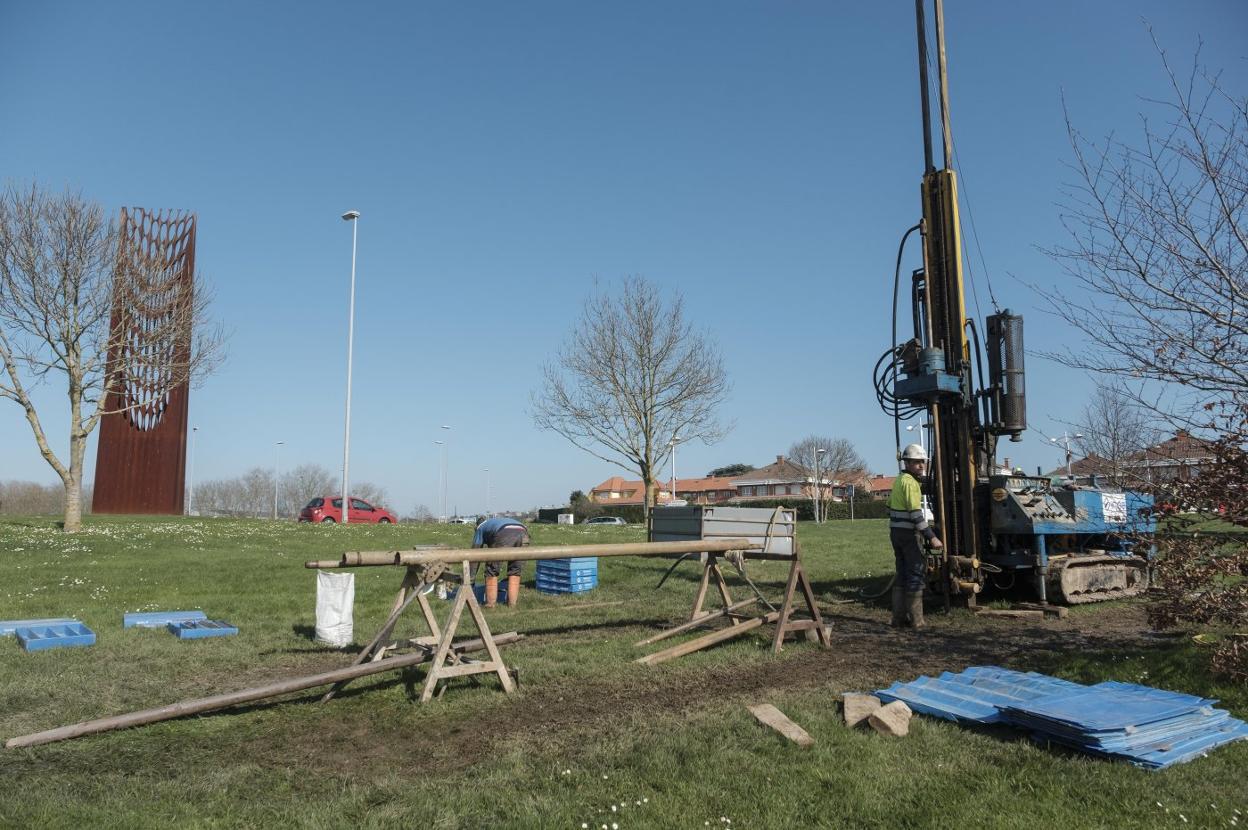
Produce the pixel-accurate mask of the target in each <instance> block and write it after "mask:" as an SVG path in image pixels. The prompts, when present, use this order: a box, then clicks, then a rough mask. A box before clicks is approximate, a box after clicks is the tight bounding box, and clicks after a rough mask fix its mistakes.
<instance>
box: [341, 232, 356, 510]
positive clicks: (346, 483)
mask: <svg viewBox="0 0 1248 830" xmlns="http://www.w3.org/2000/svg"><path fill="white" fill-rule="evenodd" d="M359 218H360V212H359V211H358V210H349V211H347V212H346V213H344V214H342V221H344V222H350V223H351V299H350V301H349V303H348V305H347V417H346V424H345V425H344V426H343V435H342V523H343V524H344V525H345V524H348V523H349V522H350V518H349V517H350V515H351V501H350V493H349V490H350V489H351V473H350V470H351V356H352V355H351V352H352V347H353V346H354V341H355V242H356V237H357V234H358V233H359V229H360V223H359Z"/></svg>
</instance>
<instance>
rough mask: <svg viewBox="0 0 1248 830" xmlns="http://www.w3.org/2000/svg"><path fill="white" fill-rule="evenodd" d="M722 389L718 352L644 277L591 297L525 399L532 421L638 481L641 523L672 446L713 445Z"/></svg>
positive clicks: (678, 304) (680, 307)
mask: <svg viewBox="0 0 1248 830" xmlns="http://www.w3.org/2000/svg"><path fill="white" fill-rule="evenodd" d="M728 389H729V384H728V378H727V375H726V373H725V372H724V367H723V361H722V359H721V358H720V355H719V350H718V348H717V347H716V346H715V344H714V343H712V342H711V341H710V340H709V339H708V338H707V337H705V336H704V335H702V334H700V333H698V332H697V331H695V330H694V328H693V326H692V325H691V324H690V323H688V322H687V321H686V320H685V315H684V301H683V300H682V298H681V297H680V296H679V295H676V296H675V297H673V298H672V299H671V300H670V301H665V300H664V297H663V296H662V295H661V294H660V292H659V289H658V288H657V287H656V286H655V285H653V284H652V283H650V282H648V281H647V280H645V279H644V278H642V277H628V278H626V279H625V280H624V281H623V284H622V285H621V286H620V289H619V292H618V293H616V294H609V293H607V292H606V291H605V290H602V291H599V292H598V293H596V294H595V295H593V296H592V297H590V298H589V299H588V300H587V301H586V303H585V306H584V308H583V309H582V311H581V317H580V320H579V321H578V323H577V325H576V328H575V329H574V330H573V332H572V334H571V336H570V337H569V339H568V341H567V342H566V343H565V345H564V347H563V349H562V351H560V353H559V355H558V357H557V358H556V360H555V362H554V363H552V364H549V365H547V366H546V367H545V369H544V370H543V386H542V388H541V389H539V390H537V391H536V392H534V394H533V399H532V403H533V420H534V422H535V423H536V424H537V425H538V426H539V427H541V428H542V429H548V430H552V431H554V432H557V433H558V434H560V435H562V436H563V437H564V438H566V439H568V440H569V441H571V442H572V443H573V444H574V445H576V446H577V447H580V448H581V449H582V450H584V451H586V452H588V453H589V454H590V455H593V456H594V457H596V458H600V459H602V460H603V461H606V462H608V463H611V464H616V465H617V466H619V467H621V468H623V469H625V470H628V471H630V472H631V471H636V472H637V473H638V474H640V476H641V480H642V482H643V485H644V487H645V508H644V509H645V513H646V515H647V516H648V515H649V512H650V507H651V506H652V505H653V504H654V498H655V482H656V480H657V477H658V473H659V470H660V467H661V466H662V464H663V462H664V461H665V460H666V459H667V457H668V455H669V454H670V452H671V446H672V439H673V438H679V439H680V440H681V441H682V442H688V441H693V440H699V441H702V442H703V443H706V444H709V443H713V442H715V441H717V440H719V439H720V438H721V437H722V436H723V435H724V433H725V432H726V431H727V428H726V427H725V426H724V425H722V424H721V423H720V422H719V421H718V420H717V418H716V415H715V410H716V408H717V407H718V406H719V405H720V404H721V403H722V402H723V400H724V398H725V396H726V395H727V393H728Z"/></svg>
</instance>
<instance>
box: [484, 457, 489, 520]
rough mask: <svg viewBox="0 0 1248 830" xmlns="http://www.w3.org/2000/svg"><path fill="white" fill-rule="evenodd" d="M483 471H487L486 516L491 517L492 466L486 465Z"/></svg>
mask: <svg viewBox="0 0 1248 830" xmlns="http://www.w3.org/2000/svg"><path fill="white" fill-rule="evenodd" d="M482 472H484V473H485V517H486V518H487V519H488V518H489V517H490V468H489V467H486V468H485V469H484V470H483V471H482Z"/></svg>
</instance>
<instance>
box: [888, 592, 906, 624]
mask: <svg viewBox="0 0 1248 830" xmlns="http://www.w3.org/2000/svg"><path fill="white" fill-rule="evenodd" d="M889 625H891V626H892V627H893V628H905V627H906V594H905V592H904V591H903V590H902V589H901V586H900V585H894V586H893V620H892V622H890V623H889Z"/></svg>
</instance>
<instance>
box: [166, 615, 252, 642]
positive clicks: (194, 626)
mask: <svg viewBox="0 0 1248 830" xmlns="http://www.w3.org/2000/svg"><path fill="white" fill-rule="evenodd" d="M168 628H169V632H170V633H171V634H173V635H174V636H176V637H177V638H178V639H179V640H202V639H204V638H205V637H232V636H234V635H235V634H237V633H238V629H237V628H235V627H234V626H232V625H230V624H229V623H228V622H225V621H224V620H183V621H181V622H171V623H169V624H168Z"/></svg>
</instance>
